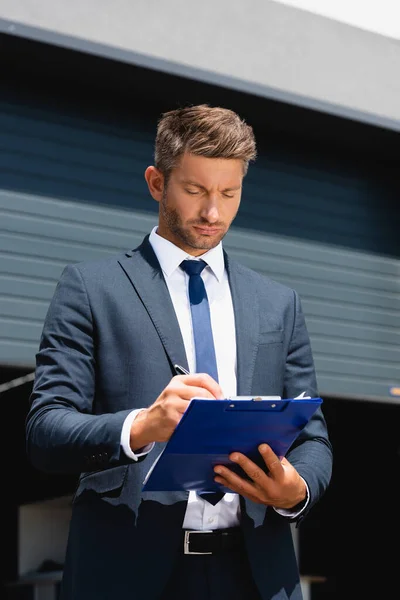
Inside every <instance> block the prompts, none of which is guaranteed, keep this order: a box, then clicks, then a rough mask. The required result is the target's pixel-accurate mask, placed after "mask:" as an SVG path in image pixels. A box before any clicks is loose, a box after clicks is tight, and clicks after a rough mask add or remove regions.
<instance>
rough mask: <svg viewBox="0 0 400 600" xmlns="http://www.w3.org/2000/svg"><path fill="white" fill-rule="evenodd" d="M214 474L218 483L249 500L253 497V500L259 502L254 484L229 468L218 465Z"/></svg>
mask: <svg viewBox="0 0 400 600" xmlns="http://www.w3.org/2000/svg"><path fill="white" fill-rule="evenodd" d="M214 472H215V476H216V481H217V482H218V483H221V484H222V485H224V486H225V487H228V488H229V489H231V490H232V491H233V492H236V493H237V494H241V495H242V496H246V497H247V498H249V497H250V496H252V497H253V498H257V500H259V496H258V495H257V490H256V489H255V488H254V483H253V482H251V481H247V480H246V479H243V477H240V476H239V475H237V474H236V473H234V472H233V471H231V470H230V469H229V468H228V467H224V466H222V465H217V466H216V467H214Z"/></svg>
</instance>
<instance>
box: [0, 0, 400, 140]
mask: <svg viewBox="0 0 400 600" xmlns="http://www.w3.org/2000/svg"><path fill="white" fill-rule="evenodd" d="M0 18H3V19H4V20H5V21H4V22H3V23H1V24H0V30H3V31H8V32H9V33H14V34H16V35H22V36H28V37H34V38H35V37H36V38H38V39H49V40H51V41H57V43H59V44H61V45H67V46H70V47H81V48H84V49H86V50H88V51H90V52H94V53H99V54H102V55H107V54H108V55H110V56H116V57H119V58H121V59H122V60H127V61H131V62H134V63H136V64H143V65H145V66H146V65H149V66H153V67H154V66H157V67H158V68H161V69H164V70H166V71H168V72H171V73H178V74H189V75H190V76H193V77H195V78H198V79H200V80H204V81H210V82H219V83H221V84H225V85H228V87H229V86H232V87H233V88H236V89H242V90H247V91H249V92H254V93H258V94H261V95H265V96H271V97H276V98H278V99H279V98H281V99H286V100H288V101H292V102H294V103H296V104H299V105H306V106H311V107H317V108H320V109H322V110H326V111H328V112H332V113H334V114H342V115H350V116H354V117H355V118H360V119H361V120H365V121H367V122H372V123H374V122H378V123H382V124H384V125H388V126H389V127H392V128H396V129H400V78H399V77H398V74H399V73H400V43H399V42H397V41H396V40H393V39H389V38H385V37H384V36H382V35H378V34H375V33H370V32H367V31H363V30H361V29H358V28H355V27H351V26H349V25H346V24H344V23H340V22H337V21H334V20H330V19H327V18H325V17H322V16H319V15H314V14H312V13H310V12H306V11H302V10H300V9H297V8H293V7H291V6H286V5H283V4H280V3H278V2H273V1H271V0H247V1H246V2H242V1H241V0H218V2H215V1H213V0H204V1H203V2H200V3H199V2H197V1H195V0H168V2H162V1H161V0H135V1H134V2H132V1H130V0H114V1H113V2H112V3H110V2H105V1H104V0H85V2H82V1H80V0H69V1H68V2H63V3H62V10H60V3H59V2H54V1H52V0H36V2H35V3H32V2H31V1H30V0H3V1H2V3H1V6H0ZM24 26H28V28H26V27H24ZM29 28H34V29H33V30H32V29H29ZM38 28H39V30H38ZM65 36H66V37H65Z"/></svg>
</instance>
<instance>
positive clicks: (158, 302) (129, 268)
mask: <svg viewBox="0 0 400 600" xmlns="http://www.w3.org/2000/svg"><path fill="white" fill-rule="evenodd" d="M148 240H149V236H146V237H145V239H144V241H143V243H142V244H141V245H140V246H139V248H137V249H136V250H135V251H133V252H127V253H126V258H123V259H121V260H120V261H119V262H120V265H121V267H122V268H123V270H124V271H125V273H126V274H127V276H128V277H129V279H130V281H131V283H132V285H133V287H134V288H135V290H136V292H137V294H138V296H139V297H140V299H141V300H142V302H143V304H144V306H145V308H146V310H147V312H148V314H149V317H150V319H151V320H152V322H153V324H154V327H155V328H156V330H157V333H158V335H159V336H160V340H161V342H162V344H163V346H164V348H165V351H166V353H167V356H168V358H169V360H170V362H171V365H174V364H179V365H182V366H183V367H186V368H188V363H187V357H186V352H185V347H184V344H183V338H182V334H181V331H180V328H179V324H178V320H177V318H176V314H175V310H174V307H173V304H172V300H171V297H170V295H169V292H168V288H167V284H166V283H165V279H164V276H163V273H162V270H161V267H160V264H159V262H158V260H157V257H156V255H155V253H154V251H153V248H152V247H151V244H150V242H149V241H148Z"/></svg>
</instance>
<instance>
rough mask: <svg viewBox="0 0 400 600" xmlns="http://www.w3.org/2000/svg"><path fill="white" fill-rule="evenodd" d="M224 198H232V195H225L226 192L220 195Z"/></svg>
mask: <svg viewBox="0 0 400 600" xmlns="http://www.w3.org/2000/svg"><path fill="white" fill-rule="evenodd" d="M222 195H223V196H224V198H233V196H234V194H227V193H226V192H223V194H222Z"/></svg>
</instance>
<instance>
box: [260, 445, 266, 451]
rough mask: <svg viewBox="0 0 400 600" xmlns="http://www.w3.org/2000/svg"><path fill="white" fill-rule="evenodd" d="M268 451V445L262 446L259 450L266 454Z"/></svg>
mask: <svg viewBox="0 0 400 600" xmlns="http://www.w3.org/2000/svg"><path fill="white" fill-rule="evenodd" d="M266 449H267V444H261V446H260V448H259V450H260V452H265V451H266Z"/></svg>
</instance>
